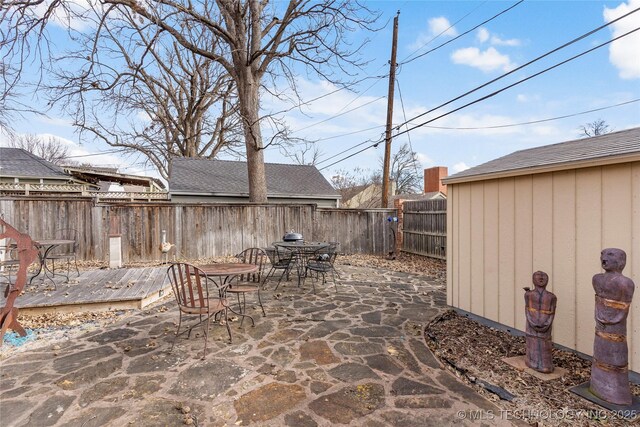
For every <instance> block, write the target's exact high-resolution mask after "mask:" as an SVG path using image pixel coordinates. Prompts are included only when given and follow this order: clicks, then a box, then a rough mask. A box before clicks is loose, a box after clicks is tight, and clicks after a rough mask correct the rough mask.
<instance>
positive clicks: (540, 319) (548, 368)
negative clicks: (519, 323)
mask: <svg viewBox="0 0 640 427" xmlns="http://www.w3.org/2000/svg"><path fill="white" fill-rule="evenodd" d="M532 280H533V285H534V286H535V287H534V289H529V288H524V289H525V294H524V302H525V316H526V318H527V329H526V338H525V339H526V343H527V355H526V357H525V363H526V365H527V366H528V367H530V368H531V369H535V370H536V371H538V372H543V373H550V372H553V357H552V353H551V351H552V348H553V342H552V341H551V325H552V323H553V318H554V316H555V314H556V302H557V298H556V296H555V295H554V294H553V293H551V292H549V291H547V290H546V289H545V288H546V287H547V284H548V283H549V276H548V275H547V273H545V272H544V271H536V272H535V273H533V278H532Z"/></svg>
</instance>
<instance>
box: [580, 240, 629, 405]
mask: <svg viewBox="0 0 640 427" xmlns="http://www.w3.org/2000/svg"><path fill="white" fill-rule="evenodd" d="M600 262H601V264H602V268H603V269H604V270H605V272H604V273H600V274H596V275H595V276H593V281H592V283H593V289H594V290H595V292H596V303H595V318H596V331H595V338H594V342H593V360H592V364H591V383H590V386H589V391H590V392H591V393H593V394H594V395H595V396H596V397H598V398H600V399H602V400H604V401H605V402H609V403H613V404H615V405H622V406H626V405H630V404H631V403H632V395H631V389H630V386H629V372H628V360H629V349H628V347H627V316H628V314H629V306H630V305H631V299H632V298H633V291H634V288H635V285H634V283H633V281H632V280H631V279H630V278H628V277H625V276H623V275H622V270H624V267H625V265H626V263H627V254H626V253H625V252H624V251H623V250H622V249H616V248H608V249H603V250H602V252H601V254H600Z"/></svg>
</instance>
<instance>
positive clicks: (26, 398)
mask: <svg viewBox="0 0 640 427" xmlns="http://www.w3.org/2000/svg"><path fill="white" fill-rule="evenodd" d="M340 273H341V280H340V284H339V286H338V290H339V291H338V293H336V292H335V290H334V287H333V284H332V283H328V284H326V285H324V286H323V285H319V284H316V288H317V291H318V292H317V294H313V293H312V292H311V284H310V283H309V282H307V283H306V284H305V286H303V287H301V288H298V287H297V286H296V285H297V282H296V281H290V282H283V284H282V285H281V286H280V288H279V289H278V290H277V291H276V292H274V291H272V290H267V291H264V292H263V293H262V295H263V300H264V302H265V309H266V311H267V317H262V315H261V312H260V310H259V307H257V306H252V307H251V308H250V309H249V310H250V314H252V315H253V316H254V318H255V320H256V325H255V327H251V326H250V325H251V323H250V322H248V321H245V322H244V327H243V328H240V321H239V320H237V319H235V320H234V321H233V322H232V323H231V329H232V334H233V344H229V343H228V341H227V335H226V333H227V332H226V328H225V327H224V326H221V325H218V324H212V326H211V329H210V336H209V349H208V354H207V357H206V359H205V360H201V356H202V350H203V346H204V340H203V339H202V329H194V334H196V333H197V334H198V335H199V336H194V334H192V336H191V338H190V339H188V340H187V339H184V338H180V339H179V340H178V342H177V344H176V347H175V349H174V351H173V352H172V353H169V352H168V351H169V349H170V347H171V343H172V341H173V339H174V331H175V324H176V322H177V320H178V314H177V307H176V306H175V303H174V302H173V301H169V300H165V302H163V303H159V304H157V305H155V306H154V307H152V308H151V309H147V310H145V311H143V312H138V313H137V314H135V315H133V316H129V317H127V318H126V319H123V320H122V321H120V322H119V323H117V324H114V325H110V326H108V327H107V328H105V329H104V330H99V331H94V332H91V333H89V334H86V335H83V336H81V337H80V338H78V339H74V340H71V341H64V342H59V343H56V344H52V345H51V346H49V347H46V348H39V349H35V350H27V351H23V352H20V353H17V354H15V355H13V356H11V357H9V358H7V359H5V360H2V363H1V368H0V369H1V374H0V414H1V415H0V417H1V420H2V425H3V426H54V425H60V426H62V425H69V426H83V427H90V426H123V425H135V426H181V425H197V426H234V425H254V426H258V425H261V426H300V427H307V426H308V427H312V426H333V425H335V424H341V425H351V426H365V427H366V426H369V427H376V426H394V427H405V426H444V425H476V424H478V421H477V420H471V419H470V418H471V416H470V415H471V414H472V413H473V414H481V413H483V412H481V411H485V413H493V414H499V410H498V408H497V407H496V406H494V405H493V404H492V403H491V402H489V401H487V400H486V399H484V398H483V397H481V396H480V395H478V394H476V393H475V392H474V391H473V390H472V389H471V388H469V387H467V386H466V385H464V384H463V383H461V382H460V381H458V380H457V379H456V378H455V377H454V376H452V375H450V374H449V373H448V372H447V371H446V370H444V369H443V368H442V366H441V365H440V364H439V362H438V361H437V360H436V359H435V358H434V357H433V355H432V354H431V352H430V351H429V349H428V348H427V347H426V345H425V343H424V338H423V328H424V325H425V324H426V323H427V322H428V321H429V320H430V319H432V318H433V317H434V316H436V315H437V314H438V313H439V312H440V310H442V309H444V306H445V295H444V290H443V289H442V286H441V285H435V284H433V282H432V281H430V279H429V278H428V277H427V276H423V275H412V274H406V273H398V272H392V271H388V270H380V269H370V268H362V267H352V266H340ZM271 288H273V284H272V285H271ZM185 336H186V335H185ZM489 411H491V412H489ZM462 414H463V415H462ZM486 418H487V419H484V420H483V423H484V424H485V425H505V424H506V425H510V423H509V422H508V421H507V420H500V419H499V417H495V419H490V418H491V417H486Z"/></svg>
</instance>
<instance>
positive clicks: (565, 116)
mask: <svg viewBox="0 0 640 427" xmlns="http://www.w3.org/2000/svg"><path fill="white" fill-rule="evenodd" d="M638 101H640V98H636V99H632V100H631V101H625V102H621V103H619V104H614V105H608V106H606V107H600V108H594V109H592V110H586V111H581V112H579V113H573V114H566V115H564V116H556V117H550V118H547V119H540V120H531V121H528V122H521V123H512V124H508V125H494V126H480V127H446V126H425V127H427V128H430V129H443V130H483V129H502V128H510V127H515V126H525V125H533V124H537V123H544V122H551V121H553V120H560V119H567V118H569V117H575V116H580V115H582V114H589V113H595V112H596V111H602V110H608V109H609V108H615V107H621V106H623V105H627V104H633V103H634V102H638Z"/></svg>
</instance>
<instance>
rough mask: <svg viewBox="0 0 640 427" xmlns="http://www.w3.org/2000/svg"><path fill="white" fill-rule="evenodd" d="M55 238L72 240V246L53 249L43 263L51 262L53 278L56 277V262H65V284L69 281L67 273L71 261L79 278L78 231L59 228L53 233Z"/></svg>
mask: <svg viewBox="0 0 640 427" xmlns="http://www.w3.org/2000/svg"><path fill="white" fill-rule="evenodd" d="M55 238H56V239H61V240H73V243H72V244H68V245H60V246H58V247H56V248H54V249H53V250H52V251H51V253H48V254H47V258H46V259H45V260H44V261H45V262H49V261H50V262H51V272H52V273H53V276H54V277H55V275H56V261H66V263H67V274H66V278H67V282H68V281H69V271H70V267H71V261H73V264H74V266H75V268H76V273H77V274H78V276H80V270H79V269H78V258H77V255H76V253H77V251H78V231H77V230H75V229H73V228H60V229H58V230H56V232H55Z"/></svg>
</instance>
